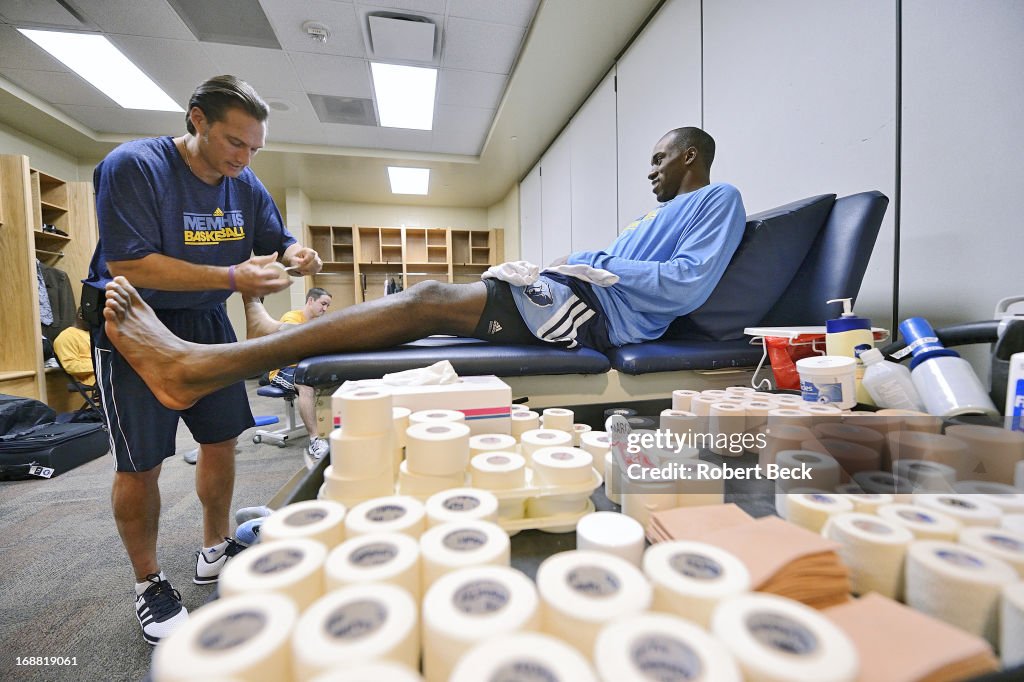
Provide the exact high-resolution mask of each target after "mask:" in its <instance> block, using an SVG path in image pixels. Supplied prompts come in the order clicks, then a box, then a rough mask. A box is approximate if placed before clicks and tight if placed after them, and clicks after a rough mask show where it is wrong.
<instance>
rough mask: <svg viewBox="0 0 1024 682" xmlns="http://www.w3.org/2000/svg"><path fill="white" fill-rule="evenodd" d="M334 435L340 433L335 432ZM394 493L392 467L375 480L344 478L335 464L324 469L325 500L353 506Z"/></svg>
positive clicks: (374, 478) (375, 477)
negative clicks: (335, 468)
mask: <svg viewBox="0 0 1024 682" xmlns="http://www.w3.org/2000/svg"><path fill="white" fill-rule="evenodd" d="M334 433H339V432H338V431H335V432H334ZM332 436H333V433H332ZM403 464H404V462H403ZM393 492H395V478H394V475H393V474H392V472H391V468H390V467H387V468H386V469H384V470H383V471H381V473H380V474H379V475H377V476H374V477H373V478H349V477H345V476H342V475H341V474H339V473H337V472H336V471H335V470H334V465H333V464H332V465H330V466H328V467H327V468H326V469H324V485H323V496H324V498H325V499H328V500H334V501H335V502H340V503H342V504H345V505H347V506H352V505H355V504H358V503H359V502H362V501H363V500H367V499H369V498H371V497H380V496H382V495H390V494H391V493H393Z"/></svg>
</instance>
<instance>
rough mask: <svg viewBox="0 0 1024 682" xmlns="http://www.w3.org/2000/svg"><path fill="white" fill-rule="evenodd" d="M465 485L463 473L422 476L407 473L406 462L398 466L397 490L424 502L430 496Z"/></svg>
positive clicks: (407, 466)
mask: <svg viewBox="0 0 1024 682" xmlns="http://www.w3.org/2000/svg"><path fill="white" fill-rule="evenodd" d="M465 484H466V473H465V472H464V471H456V472H455V473H451V474H448V475H447V476H424V475H423V474H414V473H412V472H411V471H409V463H408V462H402V463H401V464H400V465H399V466H398V490H399V492H401V493H402V494H403V495H411V496H412V497H415V498H418V499H424V500H425V499H427V498H428V497H430V496H431V495H435V494H437V493H439V492H442V491H444V490H450V489H451V488H461V487H462V486H464V485H465Z"/></svg>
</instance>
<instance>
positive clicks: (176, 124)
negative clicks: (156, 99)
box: [57, 104, 185, 137]
mask: <svg viewBox="0 0 1024 682" xmlns="http://www.w3.org/2000/svg"><path fill="white" fill-rule="evenodd" d="M57 108H58V109H60V110H61V111H63V112H64V113H66V114H67V115H68V116H70V117H71V118H73V119H75V120H77V121H79V122H81V123H82V124H84V125H86V126H88V127H90V128H92V129H93V130H95V131H96V132H100V133H119V134H125V135H139V136H140V137H141V136H144V135H145V136H153V135H180V134H182V133H183V132H184V128H185V124H184V119H183V118H182V115H181V114H176V113H173V112H169V111H141V110H139V109H121V108H113V107H87V106H81V105H77V104H58V105H57Z"/></svg>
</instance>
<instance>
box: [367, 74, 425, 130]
mask: <svg viewBox="0 0 1024 682" xmlns="http://www.w3.org/2000/svg"><path fill="white" fill-rule="evenodd" d="M370 71H371V73H372V74H373V89H374V91H375V92H376V94H377V113H378V114H379V115H380V124H381V126H383V127H385V128H413V129H415V130H430V129H431V128H433V127H434V91H435V90H436V89H437V69H425V68H422V67H419V66H398V65H397V64H378V63H377V62H370Z"/></svg>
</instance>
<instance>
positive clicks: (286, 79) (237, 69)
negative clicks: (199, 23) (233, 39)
mask: <svg viewBox="0 0 1024 682" xmlns="http://www.w3.org/2000/svg"><path fill="white" fill-rule="evenodd" d="M202 47H203V49H204V50H205V51H206V54H207V55H208V56H209V58H210V61H211V62H212V63H213V68H214V71H215V72H216V73H230V74H232V75H234V76H238V77H239V78H241V79H242V80H244V81H246V82H247V83H249V85H251V86H253V87H254V88H256V91H257V92H259V93H260V95H262V96H263V97H281V96H282V95H281V94H280V93H283V92H288V91H293V90H295V89H297V86H298V83H299V76H298V74H296V73H295V68H294V67H293V66H292V63H291V60H289V59H288V55H286V54H285V53H284V52H282V51H281V50H269V49H266V48H262V47H243V46H240V45H224V44H222V43H202ZM303 99H305V96H303Z"/></svg>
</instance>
